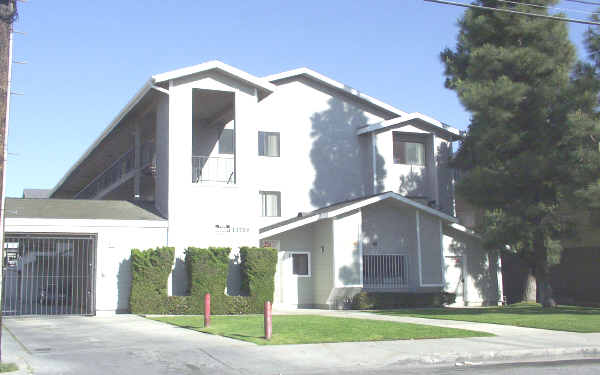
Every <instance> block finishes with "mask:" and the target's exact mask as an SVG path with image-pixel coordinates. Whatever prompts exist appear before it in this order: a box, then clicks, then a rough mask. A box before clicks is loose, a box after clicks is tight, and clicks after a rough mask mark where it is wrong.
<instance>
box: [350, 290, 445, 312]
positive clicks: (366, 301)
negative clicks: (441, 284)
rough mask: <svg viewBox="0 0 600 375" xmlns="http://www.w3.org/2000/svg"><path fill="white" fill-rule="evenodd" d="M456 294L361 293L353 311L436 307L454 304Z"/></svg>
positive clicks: (353, 300)
mask: <svg viewBox="0 0 600 375" xmlns="http://www.w3.org/2000/svg"><path fill="white" fill-rule="evenodd" d="M455 301H456V294H453V293H446V292H433V293H395V292H360V293H358V294H357V295H355V296H354V297H353V298H352V301H351V306H352V308H353V309H358V310H364V309H398V308H403V307H435V306H443V305H449V304H453V303H454V302H455Z"/></svg>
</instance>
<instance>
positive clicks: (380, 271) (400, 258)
mask: <svg viewBox="0 0 600 375" xmlns="http://www.w3.org/2000/svg"><path fill="white" fill-rule="evenodd" d="M407 285H408V256H407V255H363V287H364V288H374V289H397V288H403V287H405V286H407Z"/></svg>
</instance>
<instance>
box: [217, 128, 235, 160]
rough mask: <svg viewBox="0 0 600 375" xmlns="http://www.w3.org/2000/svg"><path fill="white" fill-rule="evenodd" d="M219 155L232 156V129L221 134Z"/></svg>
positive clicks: (224, 130)
mask: <svg viewBox="0 0 600 375" xmlns="http://www.w3.org/2000/svg"><path fill="white" fill-rule="evenodd" d="M219 154H233V129H223V131H222V132H221V136H220V137H219Z"/></svg>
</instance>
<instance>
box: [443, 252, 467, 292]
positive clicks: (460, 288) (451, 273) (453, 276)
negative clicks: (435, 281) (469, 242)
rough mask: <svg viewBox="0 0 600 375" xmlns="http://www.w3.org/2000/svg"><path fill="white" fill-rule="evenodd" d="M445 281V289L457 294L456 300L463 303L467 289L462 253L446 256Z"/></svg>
mask: <svg viewBox="0 0 600 375" xmlns="http://www.w3.org/2000/svg"><path fill="white" fill-rule="evenodd" d="M445 281H446V285H445V287H444V291H445V292H448V293H454V294H456V302H457V303H460V304H462V303H463V301H464V300H463V295H464V289H465V274H464V261H463V256H462V255H447V256H446V274H445Z"/></svg>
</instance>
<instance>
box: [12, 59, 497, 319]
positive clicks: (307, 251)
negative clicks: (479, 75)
mask: <svg viewBox="0 0 600 375" xmlns="http://www.w3.org/2000/svg"><path fill="white" fill-rule="evenodd" d="M459 139H460V133H459V131H458V130H457V129H455V128H453V127H451V126H448V125H445V124H443V123H441V122H439V121H438V120H435V119H433V118H430V117H428V116H426V115H423V114H420V113H416V112H413V113H408V112H404V111H402V110H400V109H397V108H395V107H393V106H390V105H388V104H385V103H383V102H381V101H379V100H377V99H375V98H372V97H370V96H367V95H365V94H363V93H361V92H359V91H357V90H355V89H353V88H351V87H348V86H346V85H344V84H342V83H339V82H337V81H334V80H332V79H331V78H328V77H325V76H323V75H321V74H319V73H317V72H314V71H312V70H310V69H306V68H301V69H296V70H292V71H288V72H284V73H279V74H275V75H271V76H268V77H256V76H253V75H251V74H249V73H246V72H244V71H241V70H239V69H236V68H234V67H231V66H229V65H226V64H224V63H222V62H219V61H211V62H207V63H203V64H200V65H196V66H192V67H188V68H183V69H179V70H175V71H171V72H167V73H163V74H158V75H155V76H152V77H151V78H150V79H149V80H148V82H146V84H144V86H143V87H142V88H141V89H140V90H139V91H138V93H137V94H136V95H135V96H134V97H133V98H132V99H131V100H130V102H129V103H128V104H127V105H126V106H125V107H124V108H123V110H122V111H121V112H120V113H119V114H118V115H117V117H116V118H115V119H114V120H113V122H111V123H110V124H109V126H108V127H107V128H106V129H105V131H104V132H103V133H102V134H101V135H100V136H99V137H98V139H97V140H96V141H95V142H94V143H93V144H92V145H91V146H90V147H89V148H88V149H87V151H86V152H85V153H84V155H82V156H81V158H80V159H79V160H77V161H76V162H75V163H74V165H73V166H72V167H71V169H69V171H68V172H67V173H66V174H65V176H64V177H63V178H62V179H61V180H60V181H59V182H58V184H57V185H56V186H55V187H54V188H53V189H52V191H51V193H50V199H49V200H50V201H53V202H58V203H57V204H58V205H59V206H60V202H65V204H67V205H70V204H71V203H68V202H72V200H80V202H79V203H78V205H77V209H72V210H61V208H56V210H57V212H58V211H60V212H61V213H60V214H56V215H49V216H48V215H46V216H44V215H40V214H39V213H36V212H35V211H36V210H35V209H33V208H32V207H31V205H34V206H35V205H36V204H39V205H42V204H46V203H41V202H42V201H44V200H39V201H34V203H31V202H29V203H27V205H29V206H27V207H29V209H25V208H24V209H22V210H21V212H20V213H19V210H18V209H17V210H16V213H15V214H8V215H7V219H6V232H7V233H9V234H10V233H13V234H26V233H41V232H44V233H59V232H60V233H87V234H95V235H96V236H97V243H96V245H95V246H96V253H95V257H96V261H95V262H96V269H95V271H94V272H95V274H94V275H93V276H92V277H93V278H94V280H95V281H94V285H95V290H93V291H92V292H91V293H93V294H95V295H96V297H95V300H94V310H95V311H96V312H102V311H107V312H111V311H124V310H126V309H127V306H126V302H125V301H126V300H127V299H126V298H125V297H126V296H127V293H128V290H127V291H125V289H124V288H126V286H127V285H126V284H127V283H126V282H123V281H122V280H121V279H118V278H117V277H116V276H115V275H117V274H118V272H119V268H120V267H122V265H123V262H125V261H126V260H127V258H128V257H129V251H130V249H131V247H138V248H147V247H154V246H164V245H168V246H174V247H175V248H176V257H177V260H176V263H175V267H174V270H173V272H172V276H171V279H170V286H169V291H170V293H172V294H173V295H184V294H185V293H186V292H187V281H186V273H185V268H184V264H183V252H184V250H185V248H186V247H188V246H195V247H208V246H229V247H231V248H233V249H234V252H233V254H232V264H231V269H232V271H231V272H230V273H231V275H230V276H231V277H230V278H231V280H230V282H229V286H228V290H227V291H226V292H227V293H229V294H235V293H237V292H238V287H237V286H236V277H235V269H236V267H235V266H236V264H237V262H238V259H237V256H236V254H237V249H238V248H239V247H240V246H259V245H264V246H270V247H275V248H277V249H278V250H279V253H280V257H279V264H278V270H277V274H276V292H275V301H274V302H275V303H276V304H281V305H288V306H300V307H339V306H340V304H341V303H343V301H344V300H347V299H348V298H349V297H351V296H352V295H353V294H355V293H356V292H358V291H360V290H372V291H402V292H426V291H440V290H446V291H448V292H453V293H457V296H458V298H457V303H459V304H468V305H477V304H495V303H498V301H499V300H500V298H501V296H502V283H501V276H500V275H501V273H500V264H499V260H498V259H497V258H496V257H495V256H491V255H489V254H487V252H485V251H484V250H483V249H482V248H481V245H480V243H479V240H478V238H477V237H476V236H474V235H473V234H471V233H470V231H469V230H468V229H466V228H465V227H463V226H461V225H460V224H459V220H458V219H457V218H456V217H455V216H454V215H455V210H454V194H453V183H454V180H453V176H454V175H453V171H452V170H451V169H450V168H448V161H449V159H450V158H451V156H452V149H453V142H455V141H457V140H459ZM97 200H107V201H130V202H133V203H134V204H135V205H137V206H138V208H139V207H142V208H143V209H144V210H145V211H149V212H148V214H149V215H153V216H151V220H152V225H150V226H148V225H146V224H145V223H143V222H142V221H140V220H141V219H144V220H148V217H146V216H145V215H140V213H139V212H137V211H136V212H135V213H134V212H133V211H131V212H130V211H127V213H124V214H123V215H124V216H127V218H129V219H136V220H137V223H138V224H139V226H141V227H144V228H146V229H147V228H149V227H152V228H153V229H152V228H150V229H149V230H150V231H158V232H159V234H157V235H148V233H146V232H147V231H146V229H144V230H135V231H132V232H131V233H130V234H129V235H128V234H127V231H120V232H119V233H116V232H114V231H113V232H111V234H102V233H103V232H102V233H101V232H98V231H96V230H95V229H94V228H95V227H94V225H91V224H89V223H87V224H85V225H83V224H81V225H80V223H77V222H76V221H77V220H88V221H89V220H93V219H94V217H93V216H94V212H93V209H90V210H91V211H89V212H86V213H85V215H84V214H81V211H86V210H87V208H86V207H87V206H86V203H85V202H90V201H97ZM20 201H21V200H13V201H12V202H7V204H8V205H9V206H10V205H12V206H13V207H16V206H18V205H19V204H22V203H23V202H20ZM24 201H27V200H24ZM19 202H20V203H19ZM35 202H39V203H35ZM113 203H114V202H113ZM91 204H92V203H91ZM93 204H97V203H93ZM117 206H118V207H125V206H119V205H116V206H115V207H117ZM69 207H71V206H69ZM129 209H130V208H127V209H126V208H123V210H129ZM9 210H10V208H9ZM26 211H27V213H26ZM38 211H39V210H38ZM74 211H78V212H79V213H80V214H81V217H72V216H73V215H75V216H77V215H79V214H74V213H73V212H74ZM40 216H44V217H40ZM109 216H110V217H109V218H108V219H111V220H117V221H118V220H121V218H120V216H119V211H118V210H115V211H113V212H112V214H111V215H109ZM149 217H150V216H149ZM32 220H35V221H36V223H35V226H28V224H27V223H29V222H31V221H32ZM61 220H63V221H61ZM104 220H107V218H106V217H105V218H104ZM125 220H126V219H125ZM67 221H68V222H67ZM157 222H160V223H161V224H157ZM44 226H47V227H44ZM7 236H8V234H7ZM102 236H113V237H111V238H110V239H108V238H106V239H105V238H102ZM124 237H127V238H124ZM101 244H103V245H101ZM135 244H137V245H135ZM121 272H122V273H123V272H125V271H123V270H122V269H121ZM117 279H118V280H117ZM121 289H123V290H121Z"/></svg>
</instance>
